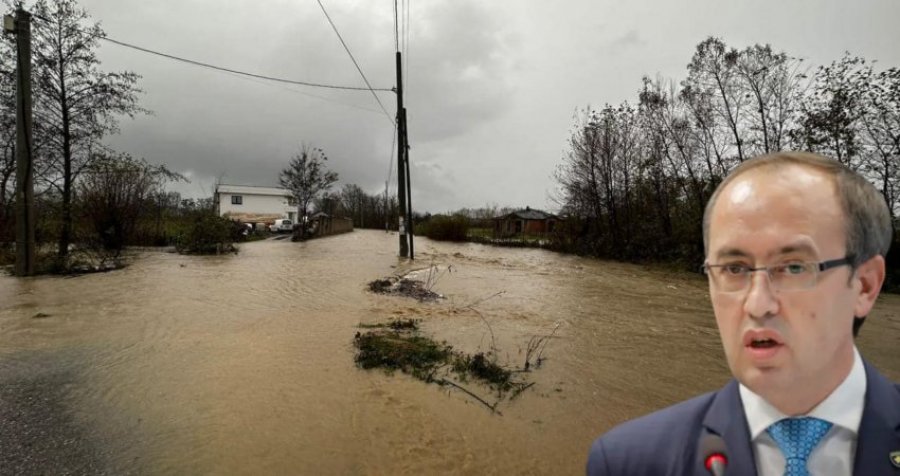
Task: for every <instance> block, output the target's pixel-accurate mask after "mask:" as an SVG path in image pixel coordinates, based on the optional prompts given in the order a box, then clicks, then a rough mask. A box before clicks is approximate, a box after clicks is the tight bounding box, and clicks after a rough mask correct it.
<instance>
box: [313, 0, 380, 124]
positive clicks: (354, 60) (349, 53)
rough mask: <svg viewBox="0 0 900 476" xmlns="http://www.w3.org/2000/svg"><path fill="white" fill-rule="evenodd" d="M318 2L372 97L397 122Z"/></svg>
mask: <svg viewBox="0 0 900 476" xmlns="http://www.w3.org/2000/svg"><path fill="white" fill-rule="evenodd" d="M316 2H318V4H319V7H320V8H321V9H322V13H324V14H325V18H327V19H328V23H330V24H331V28H332V29H333V30H334V32H335V33H336V34H337V37H338V39H339V40H341V44H342V45H344V50H346V51H347V54H348V55H350V59H351V60H352V61H353V65H354V66H356V70H357V71H359V75H360V76H362V79H363V81H365V83H366V86H368V87H369V91H371V92H372V97H373V98H375V100H376V101H378V105H379V106H381V110H382V111H384V115H385V116H387V118H388V120H389V121H391V123H392V124H396V123H395V122H394V120H393V119H392V118H391V115H390V113H388V112H387V109H385V108H384V104H382V103H381V99H378V95H377V94H375V90H373V89H372V85H371V84H369V80H368V79H367V78H366V75H365V73H363V71H362V68H360V67H359V63H357V62H356V58H354V57H353V53H351V52H350V48H349V47H348V46H347V43H345V42H344V38H343V37H341V33H340V32H339V31H338V29H337V27H336V26H335V25H334V22H333V21H331V17H330V16H328V12H327V11H326V10H325V5H322V0H316Z"/></svg>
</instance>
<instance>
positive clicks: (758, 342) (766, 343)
mask: <svg viewBox="0 0 900 476" xmlns="http://www.w3.org/2000/svg"><path fill="white" fill-rule="evenodd" d="M776 345H780V344H779V343H778V342H775V341H774V340H772V339H753V340H752V341H750V347H752V348H754V349H768V348H770V347H775V346H776Z"/></svg>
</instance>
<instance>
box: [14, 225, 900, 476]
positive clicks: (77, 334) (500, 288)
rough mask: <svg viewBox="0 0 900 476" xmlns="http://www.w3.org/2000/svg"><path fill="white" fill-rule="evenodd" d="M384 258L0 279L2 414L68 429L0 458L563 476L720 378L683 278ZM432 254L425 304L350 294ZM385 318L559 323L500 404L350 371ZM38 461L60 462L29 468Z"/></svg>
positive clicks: (465, 255) (148, 466)
mask: <svg viewBox="0 0 900 476" xmlns="http://www.w3.org/2000/svg"><path fill="white" fill-rule="evenodd" d="M396 249H397V235H396V234H386V233H383V232H377V231H355V232H353V233H350V234H345V235H340V236H334V237H329V238H325V239H320V240H315V241H310V242H306V243H291V242H290V241H288V240H267V241H262V242H254V243H248V244H244V245H242V246H241V251H240V253H239V254H237V255H230V256H218V257H193V256H179V255H176V254H171V253H165V252H160V251H141V252H138V253H137V254H136V256H135V257H134V260H133V262H132V264H131V266H129V267H128V268H126V269H124V270H120V271H115V272H110V273H103V274H95V275H86V276H80V277H76V278H59V277H41V278H33V279H15V278H12V277H0V387H2V388H4V389H6V390H0V403H4V401H5V402H6V403H9V402H11V401H12V402H13V403H14V404H15V405H19V406H20V407H23V408H24V410H21V409H20V410H21V411H20V412H19V413H17V415H19V416H18V417H17V418H19V420H21V419H22V418H25V419H26V420H27V419H28V418H33V419H35V422H33V424H30V423H29V422H28V421H19V420H17V421H16V422H14V423H15V424H14V425H10V424H9V423H10V422H0V425H4V426H6V427H7V428H10V427H12V428H26V430H16V431H22V432H26V433H27V431H30V430H27V428H32V427H34V428H38V427H40V426H41V424H49V425H57V426H60V427H61V428H50V429H40V428H39V430H40V431H43V432H44V433H47V432H48V431H49V433H50V434H54V435H63V436H65V440H64V441H65V442H66V443H65V444H62V445H61V446H59V445H57V446H53V447H50V446H49V445H48V446H47V447H46V448H44V447H41V446H40V441H42V437H41V435H40V434H39V435H37V436H28V435H25V436H24V438H31V439H33V440H35V441H34V442H31V443H28V444H27V445H26V444H23V445H22V446H21V447H20V448H12V447H10V446H5V447H4V446H2V445H0V454H2V453H4V452H5V453H6V454H5V455H0V465H2V464H3V462H4V461H6V462H7V464H9V462H10V461H15V462H17V464H19V465H20V466H19V468H22V467H25V468H29V467H30V468H32V469H35V471H34V472H64V471H63V470H65V471H68V472H74V473H78V472H91V473H94V472H102V473H108V474H473V475H482V474H504V475H505V474H580V473H583V470H584V469H583V468H584V464H585V459H586V454H587V450H588V447H589V445H590V443H591V441H592V440H593V438H595V437H596V436H597V435H598V434H600V433H602V432H603V431H605V430H607V429H609V428H610V427H611V426H613V425H615V424H617V423H619V422H621V421H623V420H626V419H628V418H631V417H634V416H637V415H641V414H644V413H647V412H649V411H652V410H654V409H656V408H659V407H662V406H666V405H669V404H671V403H673V402H676V401H679V400H682V399H684V398H687V397H690V396H692V395H696V394H698V393H701V392H706V391H709V390H713V389H716V388H718V387H719V386H721V385H723V384H724V383H725V381H726V380H727V378H728V371H727V368H726V366H725V364H724V357H723V353H722V350H721V347H720V344H719V341H718V336H717V331H716V328H715V323H714V320H713V316H712V312H711V309H710V305H709V297H708V295H707V288H706V283H705V281H704V279H703V278H702V277H701V276H696V275H692V274H689V273H679V272H670V271H663V270H659V269H652V268H647V267H642V266H636V265H626V264H619V263H612V262H604V261H597V260H591V259H585V258H579V257H574V256H568V255H561V254H557V253H553V252H548V251H543V250H533V249H509V248H495V247H488V246H483V245H476V244H447V243H438V242H431V241H429V240H427V239H422V238H417V240H416V250H417V255H416V260H415V262H414V263H412V264H407V263H405V262H401V261H400V260H398V259H397V257H396ZM432 264H433V265H435V266H436V270H437V271H436V272H434V273H433V274H432V278H436V282H435V283H434V286H433V289H434V290H435V291H437V292H439V293H442V294H443V295H445V296H446V299H444V300H442V301H439V302H435V303H419V302H417V301H413V300H409V299H406V298H403V297H396V296H382V295H374V294H371V293H369V292H368V291H367V290H366V283H367V282H369V281H371V280H373V279H375V278H378V277H382V276H389V275H391V274H397V273H404V272H407V271H411V270H416V269H422V268H428V267H429V266H430V265H432ZM448 267H449V271H448V270H447V269H448ZM421 274H422V275H427V271H426V272H423V273H421ZM35 316H38V317H35ZM397 317H403V318H418V319H422V332H423V333H425V334H427V335H430V336H434V337H435V338H437V339H439V340H440V339H445V340H447V342H448V343H450V344H452V345H454V347H455V348H457V349H461V350H465V351H469V352H475V351H486V350H488V348H489V347H490V346H491V333H493V335H494V338H495V343H494V346H495V347H496V348H497V349H498V350H499V352H498V354H499V356H500V361H501V363H506V364H508V365H509V366H521V365H522V364H523V363H524V348H525V347H526V345H527V342H528V341H529V339H530V338H531V337H532V336H535V335H547V334H549V333H551V332H552V331H553V329H554V328H555V327H556V326H557V325H558V326H559V328H558V330H557V331H556V334H555V335H554V337H553V338H552V339H550V341H549V343H548V344H547V347H546V349H545V350H544V357H546V358H547V359H546V361H545V362H544V364H543V365H542V366H541V367H540V368H539V369H537V370H534V371H532V372H529V373H528V374H526V377H527V378H529V379H530V380H532V381H534V382H535V385H534V386H533V387H531V388H529V389H528V390H526V391H525V392H524V393H522V394H521V395H520V396H519V397H518V398H516V399H515V400H513V401H504V402H501V403H500V404H499V406H498V409H499V410H500V412H501V413H502V415H497V414H492V413H491V412H490V411H489V410H488V409H487V408H485V407H484V406H482V405H481V404H479V403H478V402H476V401H475V400H474V399H472V398H471V397H469V396H467V395H466V394H464V393H463V392H461V391H458V390H454V391H448V390H446V389H442V388H441V387H438V386H436V385H433V384H425V383H423V382H421V381H417V380H414V379H412V378H411V377H408V376H405V375H403V374H400V373H397V374H394V375H386V374H385V373H384V372H382V371H380V370H373V371H364V370H360V369H358V368H357V367H356V366H355V365H354V362H353V356H354V348H353V344H352V342H353V336H354V334H355V333H356V332H357V331H358V330H359V328H358V327H357V326H358V325H359V324H361V323H362V324H370V323H378V322H385V321H387V320H388V319H391V318H397ZM898 344H900V296H882V297H881V298H880V301H879V303H878V304H877V306H876V310H875V311H874V312H873V314H872V316H871V318H870V319H869V322H867V324H866V326H865V327H864V328H863V329H862V335H861V336H860V339H859V341H858V345H859V348H860V351H861V353H862V354H863V355H864V356H865V357H866V358H868V359H869V360H870V361H871V362H873V363H874V364H875V365H877V366H878V367H880V368H881V369H882V370H883V371H884V372H885V373H886V374H887V375H888V376H889V377H890V378H892V379H894V380H898V379H900V354H898V352H897V351H896V349H898V348H900V346H898ZM9 389H14V390H9ZM471 389H472V390H473V391H475V392H476V393H479V394H481V395H485V396H490V392H489V391H488V390H487V389H484V388H479V387H478V386H475V385H473V386H472V387H471ZM15 392H25V393H29V392H30V393H29V395H28V396H24V397H23V396H21V395H20V396H17V395H15V394H14V393H15ZM4 399H5V400H4ZM2 415H4V413H3V410H0V416H2ZM22 415H25V416H24V417H23V416H22ZM42 419H43V420H44V423H40V421H41V420H42ZM47 422H49V423H47ZM10 431H11V430H10ZM34 431H38V430H34ZM0 436H2V430H0ZM13 436H15V435H13ZM6 437H7V438H8V437H9V435H6ZM60 438H62V437H60ZM0 443H2V441H0ZM67 445H68V446H67ZM68 447H72V448H75V449H73V450H71V451H69V450H66V449H65V448H68ZM66 451H68V452H66ZM11 452H24V453H28V452H32V453H34V454H30V455H28V454H25V455H18V454H12V453H11ZM45 453H46V454H45ZM52 454H55V455H56V456H54V457H55V458H56V461H55V462H54V463H52V464H54V465H56V466H49V467H48V466H41V464H43V463H40V460H41V458H46V459H52V458H51V456H52ZM79 459H87V460H90V461H87V462H85V461H81V462H79V461H78V460H79ZM29 461H30V462H29ZM46 464H50V463H46ZM28 465H32V466H28ZM9 468H10V467H9V466H8V467H7V468H6V469H7V471H6V472H11V470H10V469H9ZM0 473H4V468H3V467H0Z"/></svg>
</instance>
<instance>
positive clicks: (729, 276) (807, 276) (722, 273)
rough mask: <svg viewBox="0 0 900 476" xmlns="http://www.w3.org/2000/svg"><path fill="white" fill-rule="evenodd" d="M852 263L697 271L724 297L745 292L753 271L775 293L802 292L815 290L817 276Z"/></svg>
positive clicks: (740, 266) (848, 258)
mask: <svg viewBox="0 0 900 476" xmlns="http://www.w3.org/2000/svg"><path fill="white" fill-rule="evenodd" d="M852 263H853V257H852V256H846V257H844V258H841V259H833V260H829V261H822V262H819V263H815V262H811V263H808V262H797V261H790V262H787V263H783V264H776V265H771V266H760V267H758V268H751V267H750V266H747V265H746V264H741V263H726V264H704V265H703V266H701V267H700V269H701V270H702V271H703V273H704V274H706V275H707V276H709V277H710V279H711V280H712V282H713V284H714V285H715V286H716V288H717V289H718V290H719V291H721V292H724V293H736V292H740V291H745V290H747V288H749V287H750V281H751V278H752V276H753V273H754V272H755V271H765V272H766V274H768V275H769V283H771V285H772V287H773V288H774V289H775V290H778V291H802V290H804V289H810V288H813V287H815V286H816V283H817V282H818V278H819V273H821V272H823V271H826V270H829V269H831V268H836V267H838V266H844V265H850V264H852Z"/></svg>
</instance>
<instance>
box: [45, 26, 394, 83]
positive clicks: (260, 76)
mask: <svg viewBox="0 0 900 476" xmlns="http://www.w3.org/2000/svg"><path fill="white" fill-rule="evenodd" d="M34 17H35V18H38V19H40V20H42V21H45V22H48V23H52V21H51V20H49V19H47V18H44V17H42V16H38V15H34ZM84 33H88V34H89V35H90V33H89V32H86V31H85V32H84ZM91 36H93V37H94V38H98V39H100V40H104V41H108V42H110V43H113V44H116V45H119V46H122V47H125V48H131V49H134V50H138V51H142V52H144V53H148V54H152V55H156V56H161V57H163V58H168V59H171V60H175V61H180V62H182V63H187V64H192V65H194V66H200V67H203V68H209V69H214V70H217V71H223V72H226V73H231V74H237V75H240V76H249V77H252V78H258V79H264V80H267V81H276V82H279V83H287V84H294V85H298V86H308V87H313V88H326V89H341V90H347V91H372V92H373V94H374V91H385V92H393V89H392V88H390V89H389V88H372V87H371V85H368V82H366V84H367V87H365V88H364V87H360V86H341V85H335V84H324V83H312V82H308V81H297V80H293V79H284V78H277V77H274V76H266V75H263V74H256V73H248V72H246V71H239V70H236V69H231V68H225V67H222V66H216V65H214V64H210V63H204V62H201V61H196V60H192V59H187V58H182V57H180V56H175V55H171V54H168V53H162V52H159V51H154V50H151V49H149V48H144V47H142V46H137V45H133V44H130V43H126V42H124V41H119V40H116V39H113V38H110V37H108V36H105V35H91ZM376 97H377V96H376Z"/></svg>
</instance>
